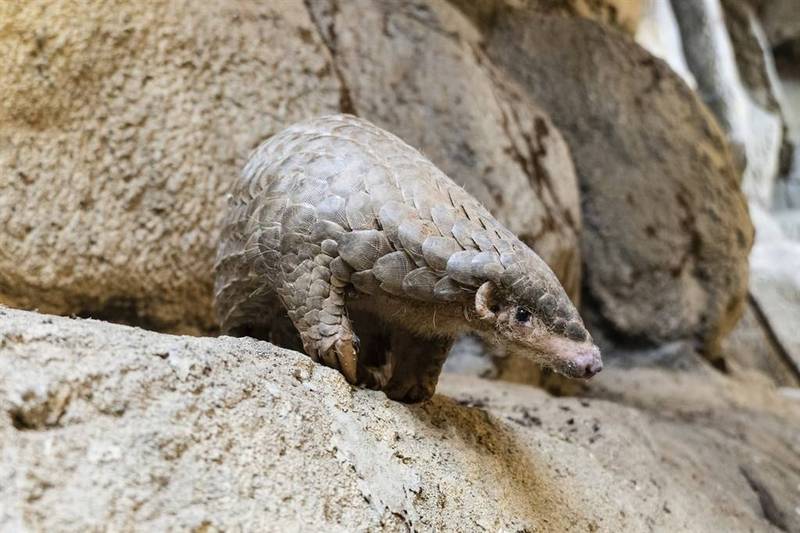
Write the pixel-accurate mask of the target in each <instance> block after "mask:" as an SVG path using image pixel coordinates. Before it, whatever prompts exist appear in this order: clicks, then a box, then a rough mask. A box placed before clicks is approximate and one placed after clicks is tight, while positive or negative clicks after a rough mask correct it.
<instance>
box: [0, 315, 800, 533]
mask: <svg viewBox="0 0 800 533" xmlns="http://www.w3.org/2000/svg"><path fill="white" fill-rule="evenodd" d="M0 339H2V342H0V530H1V531H26V530H31V531H87V530H106V529H110V530H120V531H125V530H131V529H140V530H141V529H144V530H157V531H166V530H205V531H215V530H239V529H255V530H271V531H287V530H288V531H295V530H301V529H302V530H311V531H331V530H347V531H353V530H355V531H372V530H381V531H409V530H411V531H484V530H489V531H523V530H527V531H649V530H657V531H696V532H704V531H708V532H716V531H779V530H785V531H798V528H800V516H799V515H797V513H795V512H794V506H795V505H796V501H795V497H794V496H795V494H796V488H797V486H798V483H800V458H799V456H798V454H797V450H796V445H797V441H798V438H800V434H798V428H800V410H798V403H797V402H798V401H800V400H791V399H788V398H783V397H781V396H780V395H779V394H778V393H777V392H776V391H775V390H774V389H768V388H764V387H761V386H756V385H752V384H748V383H744V382H737V381H732V380H730V379H729V378H725V377H722V376H720V375H719V374H717V373H715V372H709V371H705V372H699V373H698V372H695V373H674V372H668V371H664V370H637V371H630V372H628V371H622V372H620V371H619V370H615V369H613V368H612V369H608V370H609V372H608V375H607V376H606V377H605V381H598V382H596V383H595V386H594V387H593V389H592V390H591V391H590V392H589V394H590V396H591V397H586V398H561V399H559V398H553V397H550V396H548V395H547V394H546V393H544V392H543V391H541V390H537V389H532V388H528V387H522V386H515V385H511V384H503V383H501V382H489V381H483V380H479V379H475V378H463V377H454V376H445V377H444V379H443V380H442V383H441V386H440V394H439V395H437V396H435V397H434V399H433V400H432V401H430V402H428V403H425V404H422V405H417V406H409V405H405V404H400V403H395V402H392V401H389V400H387V399H386V397H385V396H384V395H383V394H382V393H380V392H374V391H366V390H358V389H354V388H352V387H350V386H349V385H348V384H347V383H346V382H345V380H344V378H343V377H342V376H341V375H340V374H339V373H337V372H335V371H333V370H331V369H328V368H324V367H322V366H319V365H316V364H314V363H312V361H311V360H310V359H309V358H308V357H306V356H303V355H301V354H298V353H295V352H290V351H286V350H281V349H278V348H275V347H273V346H272V345H270V344H267V343H264V342H258V341H254V340H251V339H232V338H229V337H222V338H218V339H214V338H191V337H177V336H171V335H164V334H158V333H151V332H145V331H143V330H139V329H134V328H130V327H127V326H118V325H112V324H107V323H103V322H99V321H93V320H81V319H77V320H71V319H67V318H60V317H52V316H45V315H38V314H34V313H28V312H22V311H12V310H9V309H0ZM605 373H606V372H605V371H604V372H603V374H605ZM601 376H602V374H601Z"/></svg>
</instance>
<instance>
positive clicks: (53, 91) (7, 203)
mask: <svg viewBox="0 0 800 533" xmlns="http://www.w3.org/2000/svg"><path fill="white" fill-rule="evenodd" d="M0 9H1V10H2V11H0V17H1V18H2V21H3V31H2V32H0V94H2V95H3V98H2V99H0V190H1V191H2V193H1V194H0V301H2V302H5V303H7V304H10V305H14V306H20V307H29V308H34V307H35V308H39V309H42V310H48V311H50V312H56V313H78V314H88V315H92V316H102V317H106V318H109V319H112V320H117V321H127V322H134V323H139V324H146V325H148V326H150V327H154V328H159V329H184V330H185V329H190V330H191V329H194V330H197V329H209V328H211V327H213V320H212V313H211V304H210V300H211V284H212V281H213V280H212V275H211V266H212V263H213V258H214V251H215V247H216V236H217V228H218V223H219V221H220V219H221V217H222V214H223V207H224V206H225V194H226V192H227V190H228V189H229V187H230V184H231V183H232V181H233V179H234V178H235V176H236V175H237V174H238V172H239V169H240V168H241V166H242V165H243V163H244V161H245V158H246V156H247V154H248V152H249V151H250V150H251V149H252V148H254V147H255V146H256V145H257V144H258V143H259V142H261V141H262V140H263V139H264V138H265V137H267V136H269V135H270V134H272V133H274V132H276V131H278V130H279V129H280V128H282V127H283V126H285V125H286V124H288V123H291V122H293V121H296V120H299V119H304V118H308V117H311V116H313V115H317V114H320V113H327V112H333V111H338V109H339V89H340V86H339V83H338V80H337V79H336V76H335V73H334V72H333V69H332V66H331V63H330V61H329V57H328V51H327V48H326V47H325V46H324V44H323V42H322V40H321V39H320V38H319V36H318V34H317V31H316V28H315V27H314V25H313V24H312V22H311V19H310V18H309V16H308V13H307V11H306V9H305V7H304V5H303V2H302V0H288V1H285V2H280V4H279V5H277V4H275V5H273V4H271V3H264V2H257V1H243V2H236V3H231V2H227V1H225V0H211V1H209V2H202V3H200V4H198V3H196V2H191V1H188V0H179V1H168V0H158V1H154V2H147V3H146V4H145V3H140V2H130V1H125V0H117V1H111V2H100V1H91V2H90V1H86V2H55V3H54V2H50V1H48V0H35V1H30V2H10V3H4V4H3V7H2V8H0Z"/></svg>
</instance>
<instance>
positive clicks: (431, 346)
mask: <svg viewBox="0 0 800 533" xmlns="http://www.w3.org/2000/svg"><path fill="white" fill-rule="evenodd" d="M452 344H453V341H452V339H449V338H444V337H435V338H432V339H430V338H423V337H419V336H417V335H414V334H413V333H411V332H409V331H406V330H403V329H395V330H393V331H392V347H391V354H390V357H391V362H392V367H393V369H392V374H391V378H390V379H389V382H388V383H387V384H386V387H384V389H383V390H384V391H385V392H386V395H387V396H388V397H389V398H391V399H392V400H399V401H401V402H407V403H416V402H421V401H424V400H427V399H429V398H430V397H431V396H433V392H434V391H435V390H436V383H437V382H438V381H439V374H441V372H442V365H444V361H445V359H446V358H447V354H448V352H449V351H450V347H451V346H452Z"/></svg>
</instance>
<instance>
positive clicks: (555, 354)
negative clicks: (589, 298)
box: [475, 252, 603, 378]
mask: <svg viewBox="0 0 800 533" xmlns="http://www.w3.org/2000/svg"><path fill="white" fill-rule="evenodd" d="M515 256H517V257H516V258H514V259H513V260H511V261H509V263H508V264H507V266H506V268H505V269H504V272H503V273H502V275H500V276H498V277H497V278H495V279H494V280H492V281H486V282H485V283H483V284H482V285H481V286H480V287H479V288H478V290H477V292H476V294H475V310H476V312H477V314H478V316H479V317H480V319H481V320H484V321H486V322H488V323H489V324H490V331H491V332H492V337H493V338H494V339H495V340H496V341H499V342H500V343H502V344H504V345H505V347H506V349H507V350H508V351H509V352H510V353H514V354H520V355H524V356H526V357H529V358H531V359H533V360H535V361H536V362H537V363H539V364H541V365H542V366H546V367H549V368H552V369H553V370H555V371H556V372H558V373H560V374H564V375H565V376H568V377H572V378H590V377H592V376H593V375H595V374H597V373H598V372H600V370H602V369H603V361H602V359H601V357H600V350H599V349H598V348H597V346H596V345H595V344H594V342H592V337H591V335H589V332H588V331H586V328H585V327H584V325H583V321H582V320H581V317H580V315H579V314H578V311H577V310H576V309H575V306H574V305H572V302H571V301H570V299H569V297H568V296H567V294H566V292H565V291H564V288H563V287H562V286H561V284H560V283H559V282H558V279H557V278H556V276H555V274H553V272H552V271H551V270H550V268H549V267H548V266H547V265H546V264H545V263H544V261H542V260H541V259H539V257H538V256H536V255H535V254H533V252H531V254H525V255H523V256H522V259H520V258H519V255H517V254H515Z"/></svg>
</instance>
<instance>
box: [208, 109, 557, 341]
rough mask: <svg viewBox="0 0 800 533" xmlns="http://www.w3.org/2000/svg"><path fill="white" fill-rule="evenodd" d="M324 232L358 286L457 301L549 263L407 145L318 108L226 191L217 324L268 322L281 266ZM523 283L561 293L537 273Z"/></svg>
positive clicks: (293, 261) (312, 249) (265, 147)
mask: <svg viewBox="0 0 800 533" xmlns="http://www.w3.org/2000/svg"><path fill="white" fill-rule="evenodd" d="M309 241H316V242H315V243H314V244H312V245H308V243H309ZM322 241H326V242H325V243H324V244H326V245H327V249H328V250H329V251H331V253H333V254H334V256H338V257H337V259H336V260H335V261H334V263H333V264H332V268H338V269H339V272H340V275H343V276H344V275H346V276H348V278H349V279H348V281H350V282H351V283H352V284H353V286H354V287H355V289H356V290H359V291H361V292H365V293H371V292H375V291H376V290H382V291H385V292H387V293H390V294H394V295H397V296H402V297H408V298H412V299H418V300H429V301H458V300H460V299H463V298H464V297H467V296H469V295H471V294H474V290H475V287H476V286H477V284H479V282H480V281H482V280H484V279H487V278H496V279H497V280H498V282H499V281H500V280H501V278H502V276H503V274H504V273H505V274H507V275H516V276H518V275H519V273H520V272H522V271H525V272H531V270H533V271H534V272H535V270H536V269H543V273H544V271H547V272H549V269H547V267H546V266H545V265H544V263H543V262H541V260H540V259H539V258H538V256H536V255H535V254H533V253H532V252H531V251H530V250H529V249H528V248H527V247H526V246H524V245H523V244H522V243H521V242H520V241H519V240H518V239H517V238H516V237H515V236H514V235H513V234H512V233H511V232H509V231H508V230H507V229H505V228H504V227H503V226H502V225H500V224H499V223H498V222H497V221H496V220H495V219H494V218H493V217H492V216H491V214H490V213H489V212H488V211H487V210H486V209H485V208H484V207H483V206H482V205H480V204H479V203H478V202H477V201H476V200H475V199H474V198H473V197H472V196H470V195H469V194H467V193H466V192H465V191H464V190H463V189H462V188H461V187H459V186H458V185H456V184H455V183H454V182H453V181H452V180H450V179H449V178H448V177H447V176H446V175H445V174H444V173H442V172H441V171H440V170H439V169H437V168H436V167H435V166H434V165H433V164H432V163H431V162H429V161H428V160H427V159H426V158H425V157H424V156H422V154H420V153H419V152H418V151H417V150H415V149H414V148H412V147H410V146H409V145H407V144H406V143H404V142H403V141H402V140H400V139H399V138H398V137H396V136H394V135H392V134H390V133H388V132H385V131H383V130H381V129H379V128H377V127H375V126H373V125H372V124H370V123H368V122H366V121H363V120H360V119H358V118H356V117H352V116H348V115H333V116H327V117H322V118H317V119H313V120H308V121H305V122H301V123H297V124H295V125H293V126H291V127H289V128H287V129H286V130H284V131H282V132H281V133H279V134H277V135H275V136H273V137H271V138H270V139H269V140H268V141H267V142H265V143H264V144H262V145H261V146H260V147H259V148H257V149H256V150H255V151H254V152H253V154H252V155H251V157H250V160H249V162H248V164H247V165H246V167H245V169H244V171H243V174H242V176H241V178H240V179H239V180H238V181H237V183H236V185H235V187H234V189H233V191H232V194H231V196H230V201H229V211H228V214H227V216H226V218H225V220H224V224H223V227H222V233H221V241H220V246H219V249H218V255H217V263H216V273H217V276H216V285H215V305H216V308H217V313H218V317H219V319H220V323H221V325H222V328H223V330H227V329H229V328H231V327H233V326H235V325H236V324H237V323H239V322H241V321H243V320H252V318H253V317H258V316H261V317H264V319H265V321H268V320H269V316H268V313H267V312H268V311H271V310H272V311H274V310H275V308H276V307H277V303H276V302H275V300H274V296H273V290H274V289H275V284H276V283H278V282H279V279H280V277H281V275H282V273H286V272H287V271H291V269H292V268H294V267H296V265H297V264H299V263H301V262H302V261H313V260H314V257H313V256H314V254H315V253H317V252H318V250H319V249H320V248H321V247H320V246H319V245H320V244H323V243H322ZM322 248H323V249H324V248H325V247H324V246H322ZM337 261H338V265H337ZM523 265H524V266H523ZM531 267H534V268H533V269H532V268H531ZM553 279H554V278H553ZM503 281H508V280H503ZM504 284H505V283H504ZM533 285H535V286H536V290H541V289H542V287H543V286H546V287H544V288H545V290H555V291H561V288H560V286H553V287H550V285H552V282H551V280H550V279H549V276H546V275H544V276H543V277H542V279H541V280H538V281H537V280H533ZM556 285H557V284H556ZM561 292H563V291H561ZM265 313H267V314H266V315H265Z"/></svg>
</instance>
